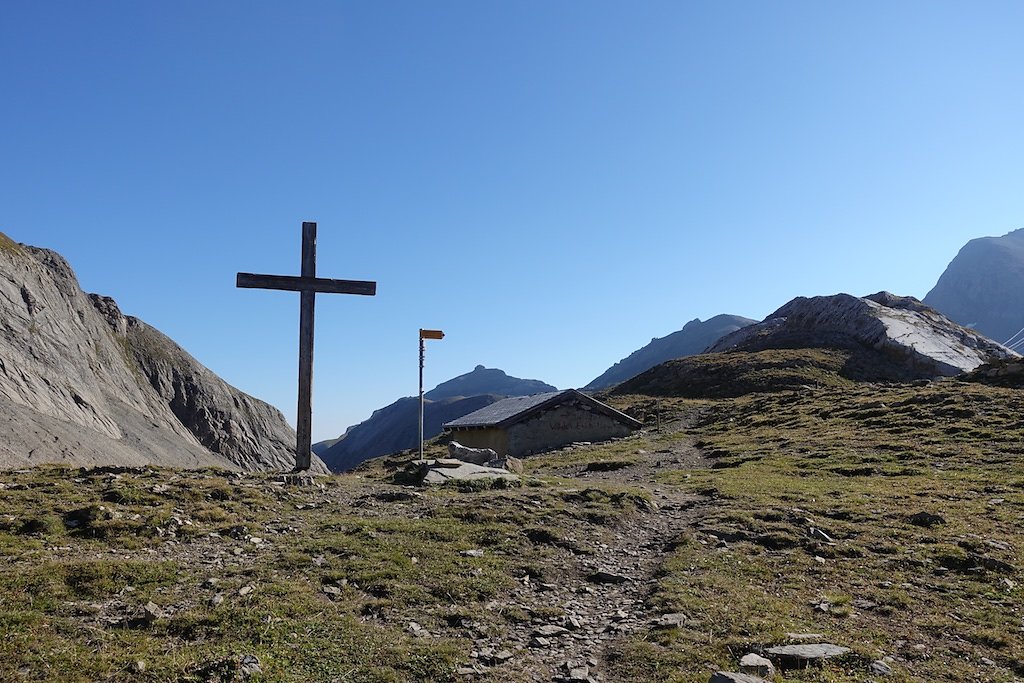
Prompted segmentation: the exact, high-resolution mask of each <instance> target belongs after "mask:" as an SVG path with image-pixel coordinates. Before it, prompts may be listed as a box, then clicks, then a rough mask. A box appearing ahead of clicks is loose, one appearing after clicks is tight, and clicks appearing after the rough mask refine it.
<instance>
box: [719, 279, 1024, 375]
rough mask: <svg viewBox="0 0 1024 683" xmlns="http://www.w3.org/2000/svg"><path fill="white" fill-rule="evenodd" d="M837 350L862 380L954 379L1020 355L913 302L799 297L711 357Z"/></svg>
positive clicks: (884, 296)
mask: <svg viewBox="0 0 1024 683" xmlns="http://www.w3.org/2000/svg"><path fill="white" fill-rule="evenodd" d="M796 348H839V349H852V350H855V351H858V352H861V353H860V355H858V357H857V362H858V363H860V364H861V365H863V367H860V368H857V369H856V371H855V372H852V373H851V374H854V375H861V377H857V378H865V379H914V378H928V377H939V376H952V375H958V374H960V373H962V372H968V371H970V370H973V369H974V368H976V367H978V366H979V365H982V364H983V363H988V362H991V361H994V360H999V359H1006V358H1015V357H1017V354H1016V353H1014V352H1013V351H1010V350H1009V349H1007V348H1006V347H1004V346H1001V345H1000V344H997V343H995V342H993V341H992V340H991V339H988V338H987V337H985V336H983V335H981V334H979V333H978V332H975V331H974V330H970V329H967V328H965V327H962V326H961V325H958V324H957V323H955V322H953V321H952V320H950V319H949V318H947V317H945V316H944V315H942V314H941V313H939V312H938V311H935V310H934V309H932V308H930V307H929V306H926V305H925V304H923V303H922V302H920V301H918V300H917V299H914V298H912V297H901V296H896V295H893V294H890V293H888V292H879V293H878V294H873V295H871V296H866V297H856V296H851V295H849V294H836V295H834V296H816V297H812V298H805V297H798V298H796V299H793V300H792V301H790V302H789V303H787V304H786V305H785V306H783V307H782V308H780V309H779V310H777V311H775V313H773V314H771V315H770V316H768V317H767V318H765V319H764V320H763V321H761V322H760V323H757V324H756V325H751V326H749V327H745V328H742V329H740V330H737V331H736V332H733V333H732V334H729V335H726V336H725V337H723V338H722V339H719V340H718V341H717V342H715V343H714V344H712V345H711V346H710V347H709V348H708V349H707V352H708V353H715V352H732V351H762V350H766V349H796Z"/></svg>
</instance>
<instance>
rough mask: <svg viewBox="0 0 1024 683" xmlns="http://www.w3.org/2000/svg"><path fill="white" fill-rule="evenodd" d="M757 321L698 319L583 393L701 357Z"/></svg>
mask: <svg viewBox="0 0 1024 683" xmlns="http://www.w3.org/2000/svg"><path fill="white" fill-rule="evenodd" d="M755 322H757V321H755V320H751V319H750V318H744V317H742V316H738V315H725V314H723V315H716V316H715V317H713V318H708V319H707V320H705V321H704V322H701V320H700V319H699V318H697V319H695V320H691V321H690V322H688V323H686V324H685V325H683V329H681V330H679V331H677V332H673V333H672V334H669V335H667V336H664V337H658V338H656V339H652V340H651V342H650V343H649V344H647V345H646V346H644V347H642V348H640V349H637V350H636V351H634V352H633V353H631V354H629V355H628V356H626V357H625V358H623V359H622V360H620V361H619V362H618V363H616V364H615V365H613V366H612V367H610V368H608V369H607V370H605V371H604V372H603V373H601V374H600V375H599V376H597V377H595V378H594V379H592V380H591V381H590V383H588V384H587V385H586V386H585V387H583V389H584V390H585V391H599V390H601V389H607V388H609V387H612V386H615V385H616V384H618V383H619V382H624V381H626V380H627V379H630V378H631V377H635V376H637V375H639V374H640V373H641V372H643V371H644V370H647V369H649V368H653V367H654V366H655V365H659V364H661V363H664V362H665V361H667V360H672V359H673V358H680V357H682V356H692V355H693V354H695V353H700V352H701V351H703V350H704V349H706V348H707V347H708V346H710V345H711V344H713V343H714V342H715V341H717V340H718V339H720V338H721V337H724V336H725V335H727V334H729V333H730V332H735V331H736V330H738V329H740V328H741V327H746V326H747V325H751V324H753V323H755Z"/></svg>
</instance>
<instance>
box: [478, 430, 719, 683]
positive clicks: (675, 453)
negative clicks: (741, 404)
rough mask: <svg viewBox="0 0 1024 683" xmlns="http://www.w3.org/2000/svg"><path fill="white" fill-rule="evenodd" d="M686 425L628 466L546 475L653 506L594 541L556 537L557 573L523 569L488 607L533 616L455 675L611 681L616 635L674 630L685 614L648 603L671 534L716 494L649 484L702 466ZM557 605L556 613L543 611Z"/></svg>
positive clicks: (483, 647) (485, 641) (485, 643)
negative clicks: (630, 490)
mask: <svg viewBox="0 0 1024 683" xmlns="http://www.w3.org/2000/svg"><path fill="white" fill-rule="evenodd" d="M684 427H685V423H683V422H676V423H673V424H671V425H666V426H665V428H664V432H665V433H671V434H673V436H674V439H673V443H672V445H671V446H670V447H667V448H659V449H658V450H646V449H643V448H638V449H636V451H635V452H634V453H633V454H632V455H631V456H630V459H629V461H628V462H629V464H627V463H626V462H615V461H613V462H612V463H611V467H610V468H609V469H604V465H603V464H602V463H601V462H600V461H597V462H595V463H592V464H590V465H585V466H583V467H582V468H581V467H578V466H576V467H563V468H557V469H555V470H553V471H552V472H551V473H553V474H556V475H558V476H560V477H563V478H564V480H565V484H566V485H570V484H572V485H575V486H576V487H578V488H579V489H580V490H586V489H587V488H588V487H589V486H593V485H594V484H597V483H612V484H617V485H623V484H624V485H628V486H630V487H634V488H637V489H640V490H643V491H645V492H646V493H647V494H648V495H649V499H650V501H652V504H651V505H647V506H644V508H643V509H641V510H639V511H638V513H637V514H636V515H634V516H629V517H627V518H625V519H623V520H621V521H619V522H618V523H617V524H615V525H613V526H612V527H611V528H610V529H608V530H607V531H606V533H604V534H602V535H601V536H600V537H593V536H590V535H588V534H586V533H578V534H573V535H570V536H567V537H565V538H562V539H559V543H560V545H561V546H562V548H561V550H562V552H561V557H560V558H559V559H560V563H559V566H557V567H551V568H549V569H550V570H551V571H552V574H553V575H551V576H544V577H541V578H532V577H530V576H529V575H527V576H526V577H524V578H523V580H521V581H520V582H519V584H518V585H517V588H516V590H514V591H513V592H512V593H511V594H509V595H508V596H507V598H506V599H504V600H502V601H501V603H500V604H499V603H497V602H492V603H491V604H489V605H488V608H489V609H521V610H523V611H524V612H526V613H527V614H529V615H533V616H532V618H531V619H530V622H529V623H524V624H522V625H518V626H515V627H513V628H511V629H509V630H508V631H507V632H506V633H504V634H502V635H501V636H500V637H495V638H486V637H484V638H479V639H477V640H476V646H477V647H476V649H475V650H474V652H473V655H474V662H473V663H472V664H470V665H469V666H465V667H462V668H460V670H459V673H460V674H462V675H463V676H465V677H466V679H467V680H473V678H474V677H476V676H480V675H484V676H490V675H493V674H495V673H498V671H500V670H501V669H503V668H507V669H508V670H510V671H516V672H520V674H521V675H524V679H525V680H530V681H565V682H567V683H586V682H588V681H589V682H605V681H607V682H610V681H614V680H615V679H614V678H612V677H611V676H609V674H608V672H606V671H605V670H604V666H603V663H604V661H605V659H606V655H607V654H608V653H607V650H608V648H609V647H610V646H613V645H614V643H615V642H616V641H619V640H622V639H624V638H626V637H629V636H632V635H634V634H637V633H638V632H640V631H641V630H642V629H648V628H659V627H661V628H671V627H673V626H677V625H679V624H680V622H681V621H683V620H685V619H686V616H685V615H682V614H661V613H659V612H655V611H652V610H651V609H650V608H649V606H648V605H647V600H648V598H649V597H650V596H651V594H652V593H653V592H654V590H655V588H656V584H657V576H658V570H659V568H660V567H661V565H662V563H663V562H664V560H665V558H666V556H667V554H668V553H670V552H671V550H672V548H673V544H674V540H675V539H676V538H677V537H678V536H679V535H680V534H681V533H683V532H684V531H686V530H687V529H688V528H690V527H692V526H693V525H694V524H695V523H696V522H697V521H698V520H699V519H700V518H701V517H702V516H703V514H704V513H705V512H706V510H707V508H708V507H709V506H713V505H714V504H715V503H714V499H713V498H709V497H706V496H698V495H693V494H686V493H682V492H679V491H676V490H674V489H673V488H672V487H670V486H662V485H659V484H658V483H657V482H656V480H655V475H656V474H657V473H658V472H659V471H661V469H662V467H665V466H672V467H676V468H686V469H691V468H703V467H707V466H708V461H706V459H705V458H704V456H703V455H702V454H701V452H700V450H699V449H697V448H696V447H695V446H694V445H693V443H692V440H691V439H689V438H688V437H687V436H685V434H684V432H683V430H684ZM588 446H589V444H583V445H581V446H578V447H577V448H580V449H585V448H587V447H588ZM570 450H571V448H570ZM556 610H557V611H558V612H561V613H562V614H561V615H559V616H556V617H546V616H545V615H547V614H551V613H552V612H553V611H556ZM495 669H498V671H495Z"/></svg>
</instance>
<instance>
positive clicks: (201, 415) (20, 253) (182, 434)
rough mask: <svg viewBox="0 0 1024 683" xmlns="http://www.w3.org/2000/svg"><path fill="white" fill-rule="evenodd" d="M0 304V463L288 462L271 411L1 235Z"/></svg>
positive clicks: (55, 265)
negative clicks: (0, 316)
mask: <svg viewBox="0 0 1024 683" xmlns="http://www.w3.org/2000/svg"><path fill="white" fill-rule="evenodd" d="M0 308H2V310H3V323H2V328H0V423H2V424H3V426H4V431H5V434H6V435H7V436H6V438H5V439H4V441H3V443H2V444H0V466H3V467H20V466H24V465H32V464H40V463H46V462H55V463H63V464H70V465H132V466H139V465H147V464H157V465H165V466H172V467H207V466H216V467H227V468H232V469H242V470H249V471H255V470H268V469H273V470H278V469H290V468H291V467H292V466H293V464H294V455H293V452H294V451H293V445H292V444H293V443H294V432H293V431H292V430H291V428H290V427H289V426H288V424H287V422H286V421H285V419H284V416H283V415H281V413H280V411H278V410H277V409H275V408H273V407H272V406H270V405H268V404H266V403H264V402H262V401H259V400H257V399H255V398H253V397H251V396H248V395H246V394H244V393H242V392H240V391H238V390H237V389H235V388H233V387H231V386H229V385H228V384H227V383H225V382H224V381H223V380H221V379H220V378H219V377H217V376H216V375H215V374H214V373H212V372H211V371H210V370H208V369H207V368H205V367H203V366H202V365H201V364H200V363H199V362H198V361H196V360H195V359H194V358H192V357H191V356H189V355H188V354H187V353H186V352H185V351H184V350H182V349H181V348H180V347H179V346H178V345H177V344H175V343H174V342H173V341H172V340H170V339H169V338H168V337H166V336H165V335H163V334H162V333H160V332H159V331H158V330H156V329H154V328H152V327H150V326H149V325H147V324H146V323H144V322H142V321H141V320H139V319H137V318H133V317H131V316H125V315H123V314H122V313H121V311H120V310H119V308H118V306H117V304H116V303H115V302H114V300H113V299H111V298H109V297H103V296H98V295H87V294H85V293H84V292H82V290H81V289H80V287H79V285H78V281H77V279H76V277H75V274H74V272H73V271H72V269H71V267H70V266H69V265H68V263H67V261H65V260H64V258H63V257H61V256H60V255H59V254H57V253H56V252H53V251H50V250H47V249H39V248H35V247H30V246H26V245H19V244H17V243H15V242H13V241H12V240H10V239H9V238H7V237H6V236H2V235H0ZM314 469H315V470H316V471H325V468H324V467H323V464H322V463H321V462H319V461H316V463H314Z"/></svg>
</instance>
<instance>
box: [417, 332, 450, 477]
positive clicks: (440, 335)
mask: <svg viewBox="0 0 1024 683" xmlns="http://www.w3.org/2000/svg"><path fill="white" fill-rule="evenodd" d="M426 339H444V332H442V331H441V330H424V329H423V328H422V327H421V328H420V460H422V459H423V360H424V358H425V357H426V355H427V353H426V352H427V349H426V343H425V341H424V340H426Z"/></svg>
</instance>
